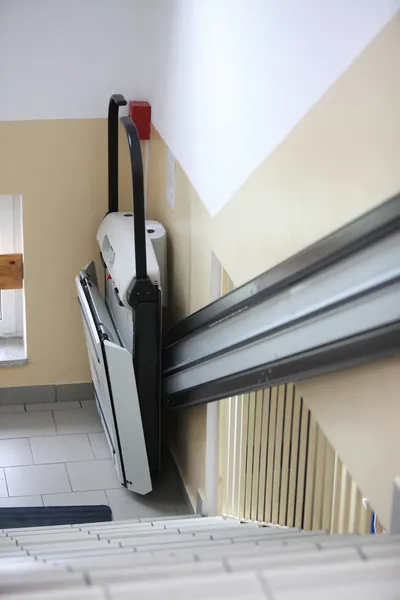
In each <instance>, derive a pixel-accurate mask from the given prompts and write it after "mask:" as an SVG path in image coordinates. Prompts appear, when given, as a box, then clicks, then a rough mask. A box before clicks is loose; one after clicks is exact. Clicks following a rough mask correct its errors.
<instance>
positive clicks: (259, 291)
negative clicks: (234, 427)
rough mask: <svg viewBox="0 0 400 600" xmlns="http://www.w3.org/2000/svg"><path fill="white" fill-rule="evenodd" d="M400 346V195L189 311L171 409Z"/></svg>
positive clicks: (171, 361)
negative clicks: (245, 281) (235, 287)
mask: <svg viewBox="0 0 400 600" xmlns="http://www.w3.org/2000/svg"><path fill="white" fill-rule="evenodd" d="M399 351H400V195H397V196H395V197H394V198H392V199H390V200H388V201H387V202H385V203H383V204H381V205H380V206H378V207H377V208H375V209H373V210H371V211H369V212H368V213H366V214H365V215H363V216H361V217H359V218H358V219H356V220H354V221H353V222H351V223H349V224H348V225H345V226H344V227H342V228H341V229H339V230H338V231H336V232H335V233H333V234H332V235H329V236H328V237H326V238H324V239H322V240H320V241H319V242H317V243H315V244H313V245H312V246H310V247H309V248H306V249H305V250H304V251H302V252H300V253H299V254H297V255H295V256H293V257H291V258H290V259H288V260H287V261H285V262H283V263H282V264H280V265H278V266H276V267H274V268H273V269H271V270H269V271H267V272H266V273H264V274H262V275H260V276H259V277H257V278H255V279H254V280H252V281H250V282H249V283H247V284H245V285H243V286H241V287H240V288H237V289H236V290H234V291H233V292H231V293H230V294H228V295H227V296H225V297H223V298H221V299H220V300H217V301H216V302H214V303H212V304H209V305H208V306H206V307H205V308H204V309H202V310H200V311H198V312H197V313H194V314H193V315H191V316H189V317H187V318H186V319H184V320H183V321H181V322H180V323H178V325H176V326H175V327H174V328H172V329H171V330H170V331H169V332H168V333H167V334H166V336H165V338H164V363H163V364H164V369H163V389H164V400H165V403H166V405H167V406H168V407H169V408H179V407H184V406H190V405H194V404H202V403H205V402H210V401H213V400H218V399H220V398H224V397H228V396H231V395H234V394H238V393H242V392H244V391H249V390H254V389H257V388H264V387H266V386H268V385H273V384H277V383H281V382H286V381H294V380H297V379H300V378H306V377H311V376H314V375H317V374H321V373H325V372H329V371H333V370H337V369H342V368H345V367H349V366H351V365H356V364H360V363H363V362H366V361H371V360H376V359H378V358H380V357H383V356H390V355H393V354H396V353H397V352H399Z"/></svg>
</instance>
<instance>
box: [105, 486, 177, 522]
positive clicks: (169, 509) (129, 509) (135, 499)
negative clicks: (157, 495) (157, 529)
mask: <svg viewBox="0 0 400 600" xmlns="http://www.w3.org/2000/svg"><path fill="white" fill-rule="evenodd" d="M106 494H107V498H108V503H109V505H110V507H111V510H112V513H113V519H114V521H122V520H125V519H144V518H145V517H163V516H170V515H176V514H177V511H176V507H175V505H173V504H169V503H167V502H165V503H163V502H159V501H155V500H152V499H151V498H149V497H148V496H139V495H138V494H133V493H132V492H130V491H129V490H127V489H125V488H122V487H120V488H119V489H115V490H106Z"/></svg>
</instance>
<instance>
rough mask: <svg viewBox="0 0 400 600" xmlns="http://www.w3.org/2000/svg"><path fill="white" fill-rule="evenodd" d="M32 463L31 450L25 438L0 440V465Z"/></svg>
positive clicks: (9, 465)
mask: <svg viewBox="0 0 400 600" xmlns="http://www.w3.org/2000/svg"><path fill="white" fill-rule="evenodd" d="M42 439H46V438H42ZM32 464H33V459H32V452H31V447H30V445H29V440H28V439H27V438H16V439H13V440H0V467H17V466H21V465H32Z"/></svg>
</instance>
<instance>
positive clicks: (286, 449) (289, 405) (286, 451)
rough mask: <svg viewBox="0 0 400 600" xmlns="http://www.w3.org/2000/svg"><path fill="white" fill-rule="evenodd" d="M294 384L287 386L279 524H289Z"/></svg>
mask: <svg viewBox="0 0 400 600" xmlns="http://www.w3.org/2000/svg"><path fill="white" fill-rule="evenodd" d="M292 418H293V386H292V385H290V384H289V385H286V386H285V413H284V422H283V444H282V458H281V465H282V469H281V494H280V502H279V515H278V517H279V519H278V522H279V525H287V513H288V490H289V474H290V472H289V463H290V451H291V443H292V429H293V421H292Z"/></svg>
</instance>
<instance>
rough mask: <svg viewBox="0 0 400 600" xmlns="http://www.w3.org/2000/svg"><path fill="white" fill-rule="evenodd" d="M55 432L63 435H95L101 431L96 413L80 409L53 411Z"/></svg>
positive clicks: (101, 427)
mask: <svg viewBox="0 0 400 600" xmlns="http://www.w3.org/2000/svg"><path fill="white" fill-rule="evenodd" d="M54 418H55V421H56V424H57V431H58V433H60V434H64V433H95V432H97V431H99V432H100V431H103V426H102V424H101V421H100V417H99V415H98V414H97V411H94V410H92V409H86V408H80V409H79V410H78V409H73V410H58V411H54Z"/></svg>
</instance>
